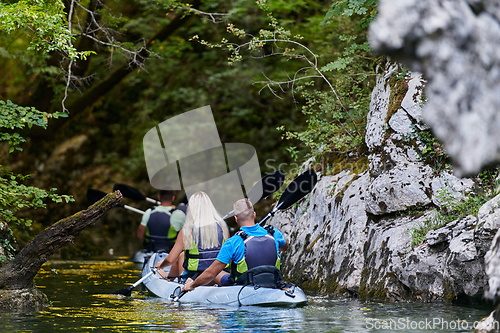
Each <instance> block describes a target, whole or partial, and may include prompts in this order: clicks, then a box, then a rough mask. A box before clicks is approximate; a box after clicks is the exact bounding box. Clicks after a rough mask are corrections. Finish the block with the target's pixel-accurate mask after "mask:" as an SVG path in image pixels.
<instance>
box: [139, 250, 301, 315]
mask: <svg viewBox="0 0 500 333" xmlns="http://www.w3.org/2000/svg"><path fill="white" fill-rule="evenodd" d="M166 256H167V254H166V253H155V254H153V255H152V256H151V258H150V260H149V262H148V264H147V265H145V266H144V268H143V271H142V276H145V275H146V274H148V273H150V272H151V267H154V266H155V265H156V263H157V262H159V261H161V260H163V259H164V258H165V257H166ZM143 283H144V285H145V286H146V287H147V288H148V289H149V290H150V291H151V292H152V293H153V294H155V295H157V296H159V297H161V298H165V299H173V296H172V295H173V294H174V293H175V294H178V293H179V292H180V289H182V284H181V283H178V282H172V281H167V280H165V279H162V278H161V276H160V275H159V274H152V275H151V276H150V277H149V278H147V279H146V280H144V282H143ZM178 301H179V302H197V303H209V304H216V305H234V306H241V305H261V306H297V305H303V304H305V303H307V297H306V295H305V294H304V292H303V291H302V289H300V288H299V287H294V288H293V290H292V289H288V290H283V289H274V288H263V287H258V288H255V287H254V286H240V285H235V286H223V287H217V286H201V287H197V288H196V289H195V290H193V291H190V292H188V293H186V294H185V295H184V296H182V297H181V298H180V299H179V300H178Z"/></svg>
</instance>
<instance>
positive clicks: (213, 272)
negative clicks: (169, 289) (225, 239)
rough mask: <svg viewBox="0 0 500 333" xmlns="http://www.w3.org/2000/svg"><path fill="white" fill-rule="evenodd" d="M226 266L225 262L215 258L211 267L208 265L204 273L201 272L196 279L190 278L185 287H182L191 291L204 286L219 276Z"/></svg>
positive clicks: (183, 289)
mask: <svg viewBox="0 0 500 333" xmlns="http://www.w3.org/2000/svg"><path fill="white" fill-rule="evenodd" d="M224 267H226V264H225V263H223V262H220V261H219V260H217V259H215V261H214V262H213V263H212V265H210V267H208V268H207V269H206V270H205V271H204V272H203V273H201V275H200V276H198V277H197V278H196V280H194V281H189V280H188V281H187V282H186V284H185V285H184V287H182V291H191V290H193V289H194V288H196V287H199V286H203V285H205V284H207V283H209V282H210V281H212V280H213V279H214V278H215V277H216V276H217V274H219V273H220V272H221V271H222V270H223V269H224Z"/></svg>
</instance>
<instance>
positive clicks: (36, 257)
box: [0, 191, 122, 290]
mask: <svg viewBox="0 0 500 333" xmlns="http://www.w3.org/2000/svg"><path fill="white" fill-rule="evenodd" d="M121 199H122V194H121V193H120V192H119V191H116V192H114V193H109V194H108V195H106V196H105V197H104V198H102V199H101V200H99V201H98V202H96V203H95V204H93V205H92V206H90V207H89V208H87V209H86V210H83V211H80V212H78V213H76V214H74V215H72V216H70V217H66V218H64V219H62V220H60V221H58V222H56V223H54V224H53V225H51V226H50V227H48V228H47V229H45V230H44V231H42V232H41V233H40V234H39V235H38V236H36V237H35V238H34V239H33V240H32V241H31V242H29V243H28V244H27V245H26V246H25V247H24V248H23V249H22V251H21V252H20V253H19V254H18V255H17V256H16V257H15V258H14V260H12V261H11V262H10V263H9V264H7V265H6V266H4V267H2V268H1V269H0V289H10V290H13V289H25V288H31V287H33V279H34V278H35V275H36V274H37V273H38V271H39V270H40V267H42V265H43V264H44V263H45V262H46V261H47V259H49V257H50V256H51V255H52V254H54V253H55V252H56V251H58V250H59V249H61V248H62V247H63V245H64V244H66V243H68V242H73V240H74V238H75V237H76V236H77V235H79V234H80V233H81V232H82V230H83V229H85V228H86V227H88V226H90V225H92V224H94V223H95V222H96V221H97V220H98V219H99V218H100V217H101V216H103V215H104V213H106V212H107V211H108V210H109V209H111V208H113V207H114V206H115V205H116V204H117V203H118V202H119V201H120V200H121Z"/></svg>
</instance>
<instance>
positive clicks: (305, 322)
mask: <svg viewBox="0 0 500 333" xmlns="http://www.w3.org/2000/svg"><path fill="white" fill-rule="evenodd" d="M139 276H140V265H136V264H133V263H129V262H127V261H126V260H117V261H82V262H76V261H53V262H50V263H48V264H46V265H44V266H43V269H42V270H41V271H40V272H39V274H38V275H37V278H36V283H37V285H38V286H39V287H40V288H41V289H42V290H43V291H44V292H45V293H46V294H47V296H48V297H49V299H50V301H51V302H52V306H51V307H50V308H47V309H45V310H43V311H39V312H36V313H28V314H0V320H1V323H2V325H1V327H0V332H53V331H73V332H100V331H108V332H109V331H112V332H149V331H154V332H165V331H182V332H191V331H197V332H222V331H224V332H264V331H267V332H304V331H307V332H344V333H346V332H420V331H422V330H420V329H417V330H415V329H412V328H411V327H409V328H408V329H407V328H406V327H405V328H404V329H401V327H399V328H400V329H397V330H390V329H387V328H385V329H384V327H383V325H382V324H384V323H390V321H391V320H394V321H395V322H398V321H401V322H404V323H418V322H419V321H422V320H426V319H429V318H430V319H432V318H442V319H444V320H447V321H449V322H451V321H456V320H457V319H458V320H460V321H462V322H467V323H470V325H472V323H473V322H474V321H476V320H478V319H480V318H481V317H484V316H486V315H488V314H489V312H490V309H475V308H465V307H454V306H446V305H444V304H406V303H405V304H385V303H375V302H363V303H362V302H358V301H356V300H348V299H330V298H328V297H312V296H311V297H309V303H308V305H306V306H304V307H300V308H276V307H240V308H237V307H224V306H219V305H218V306H206V305H198V304H176V303H172V302H170V301H169V300H164V299H160V298H157V297H154V296H153V295H150V294H149V293H148V292H147V291H141V289H140V287H137V288H136V290H134V292H133V293H132V297H123V296H119V295H110V293H111V292H113V291H115V290H118V289H121V288H124V287H127V286H129V285H131V284H133V283H134V282H135V281H137V280H138V278H139ZM392 328H397V327H392ZM436 330H439V331H441V332H443V331H444V332H446V331H448V332H471V331H472V328H470V329H461V327H459V328H457V327H455V328H454V329H449V330H440V329H436Z"/></svg>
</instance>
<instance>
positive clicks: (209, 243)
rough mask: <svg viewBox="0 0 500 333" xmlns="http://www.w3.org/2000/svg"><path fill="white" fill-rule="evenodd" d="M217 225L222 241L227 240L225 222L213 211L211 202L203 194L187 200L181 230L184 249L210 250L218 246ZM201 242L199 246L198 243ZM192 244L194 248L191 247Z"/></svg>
mask: <svg viewBox="0 0 500 333" xmlns="http://www.w3.org/2000/svg"><path fill="white" fill-rule="evenodd" d="M217 225H219V226H220V227H221V228H222V235H223V236H224V240H226V239H228V238H229V229H228V228H227V224H226V222H224V220H223V219H222V217H221V216H220V214H219V213H218V212H217V210H216V209H215V207H214V205H213V203H212V200H210V198H209V196H208V195H207V194H206V193H205V192H201V191H200V192H196V193H194V194H193V195H192V196H191V198H189V204H188V210H187V214H186V221H185V222H184V227H183V228H182V233H183V234H184V240H183V241H184V242H183V243H184V249H186V250H189V249H192V248H194V247H199V248H201V249H211V248H214V247H218V246H219V234H218V232H217ZM199 241H201V244H198V242H199ZM193 244H194V247H193Z"/></svg>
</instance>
